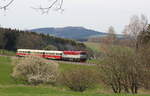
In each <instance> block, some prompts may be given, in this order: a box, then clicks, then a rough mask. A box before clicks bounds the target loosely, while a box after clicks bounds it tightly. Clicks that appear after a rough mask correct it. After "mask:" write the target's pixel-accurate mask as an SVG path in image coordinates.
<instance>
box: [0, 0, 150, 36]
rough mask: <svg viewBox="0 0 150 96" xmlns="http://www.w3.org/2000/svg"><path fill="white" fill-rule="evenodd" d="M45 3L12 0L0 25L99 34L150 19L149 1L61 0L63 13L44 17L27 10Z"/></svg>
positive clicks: (118, 30)
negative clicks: (71, 28)
mask: <svg viewBox="0 0 150 96" xmlns="http://www.w3.org/2000/svg"><path fill="white" fill-rule="evenodd" d="M47 1H48V0H15V2H13V4H12V5H11V6H10V7H9V8H8V10H7V11H2V10H1V11H0V25H1V26H2V27H6V28H16V29H20V30H27V29H33V28H43V27H66V26H79V27H80V26H81V27H85V28H88V29H93V30H96V31H101V32H107V30H108V27H109V26H113V27H114V28H115V30H116V32H117V33H121V32H122V30H123V29H124V26H125V25H127V24H128V23H129V20H130V18H131V17H132V16H133V15H140V14H144V15H146V16H147V18H148V19H149V16H150V6H149V4H150V0H64V3H63V9H64V11H63V12H58V11H54V10H53V9H52V10H50V12H49V13H48V14H44V15H42V14H41V13H40V11H37V10H34V9H32V8H31V7H38V6H40V5H41V6H47V5H48V3H47ZM0 4H1V3H0Z"/></svg>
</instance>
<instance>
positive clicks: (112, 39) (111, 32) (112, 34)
mask: <svg viewBox="0 0 150 96" xmlns="http://www.w3.org/2000/svg"><path fill="white" fill-rule="evenodd" d="M108 39H109V41H110V43H111V44H114V43H115V41H116V32H115V29H114V27H113V26H110V27H109V28H108Z"/></svg>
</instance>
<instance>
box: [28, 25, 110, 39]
mask: <svg viewBox="0 0 150 96" xmlns="http://www.w3.org/2000/svg"><path fill="white" fill-rule="evenodd" d="M30 31H32V32H37V33H42V34H49V35H52V36H56V37H61V38H68V39H75V40H80V41H82V40H87V39H88V38H89V37H95V36H105V35H106V34H107V33H104V32H99V31H94V30H91V29H86V28H84V27H71V26H69V27H64V28H53V27H49V28H36V29H31V30H30Z"/></svg>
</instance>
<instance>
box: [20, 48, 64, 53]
mask: <svg viewBox="0 0 150 96" xmlns="http://www.w3.org/2000/svg"><path fill="white" fill-rule="evenodd" d="M17 51H30V52H46V53H63V52H62V51H53V50H34V49H17Z"/></svg>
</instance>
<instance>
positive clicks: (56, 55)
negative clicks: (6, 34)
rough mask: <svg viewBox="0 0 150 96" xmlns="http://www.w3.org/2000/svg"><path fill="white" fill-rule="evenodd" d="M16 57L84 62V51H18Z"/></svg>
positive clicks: (85, 56)
mask: <svg viewBox="0 0 150 96" xmlns="http://www.w3.org/2000/svg"><path fill="white" fill-rule="evenodd" d="M16 55H17V56H27V55H32V56H39V57H43V58H47V59H55V60H69V61H78V62H81V61H86V59H87V52H86V51H49V50H33V49H18V50H17V53H16Z"/></svg>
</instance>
